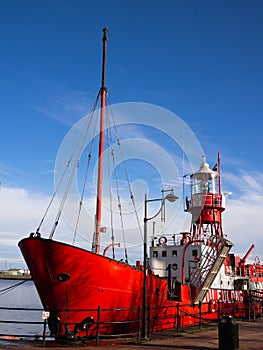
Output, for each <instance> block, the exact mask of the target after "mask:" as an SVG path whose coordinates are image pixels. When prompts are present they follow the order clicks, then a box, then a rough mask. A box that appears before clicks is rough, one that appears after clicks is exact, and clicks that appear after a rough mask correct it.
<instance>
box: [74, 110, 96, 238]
mask: <svg viewBox="0 0 263 350" xmlns="http://www.w3.org/2000/svg"><path fill="white" fill-rule="evenodd" d="M93 113H94V112H93ZM96 115H97V117H96V118H95V122H94V127H93V135H92V138H91V144H90V149H89V155H88V162H87V166H86V171H85V178H84V182H83V187H82V193H81V199H80V202H79V210H78V215H77V220H76V225H75V231H74V236H73V245H74V244H75V240H76V235H77V230H78V225H79V220H80V215H81V210H82V205H83V200H84V194H85V189H86V183H87V178H88V172H89V167H90V162H91V157H92V150H93V145H94V140H95V133H96V124H97V119H98V114H96ZM92 116H93V114H92Z"/></svg>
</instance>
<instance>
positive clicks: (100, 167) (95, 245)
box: [92, 28, 108, 254]
mask: <svg viewBox="0 0 263 350" xmlns="http://www.w3.org/2000/svg"><path fill="white" fill-rule="evenodd" d="M107 32H108V29H107V28H104V29H103V33H104V34H103V38H102V42H103V56H102V80H101V88H100V99H101V110H100V138H99V162H98V183H97V208H96V217H95V220H96V221H95V233H94V239H93V244H92V251H93V252H94V253H96V254H99V253H100V231H101V209H102V173H103V152H104V114H105V106H106V96H107V89H106V86H105V82H106V46H107V40H108V37H107Z"/></svg>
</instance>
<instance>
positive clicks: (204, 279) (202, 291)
mask: <svg viewBox="0 0 263 350" xmlns="http://www.w3.org/2000/svg"><path fill="white" fill-rule="evenodd" d="M207 243H210V244H207V245H206V247H205V248H204V249H203V251H202V254H201V257H200V262H199V263H198V264H197V266H196V268H195V269H194V270H193V271H192V274H191V276H190V284H191V285H193V286H195V287H196V289H197V295H196V297H195V299H194V304H198V303H199V302H200V301H203V300H204V298H205V296H206V294H207V292H208V290H209V289H210V287H211V285H212V283H213V282H214V280H215V278H216V275H217V274H218V272H219V270H220V268H221V266H222V265H223V263H224V260H225V258H226V257H227V255H228V253H229V251H230V249H231V248H232V247H233V243H232V242H231V241H229V240H227V239H225V238H222V237H216V238H215V237H214V238H213V239H212V240H211V241H208V242H207Z"/></svg>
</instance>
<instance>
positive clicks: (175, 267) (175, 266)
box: [172, 263, 178, 271]
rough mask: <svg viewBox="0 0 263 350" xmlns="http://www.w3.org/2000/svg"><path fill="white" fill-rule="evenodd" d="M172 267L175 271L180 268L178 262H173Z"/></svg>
mask: <svg viewBox="0 0 263 350" xmlns="http://www.w3.org/2000/svg"><path fill="white" fill-rule="evenodd" d="M172 269H173V270H174V271H176V270H177V269H178V265H177V264H176V263H173V264H172Z"/></svg>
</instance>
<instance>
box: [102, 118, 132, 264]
mask: <svg viewBox="0 0 263 350" xmlns="http://www.w3.org/2000/svg"><path fill="white" fill-rule="evenodd" d="M107 118H108V119H109V115H107ZM108 130H109V134H110V140H111V150H112V161H113V174H114V182H115V186H116V191H117V198H118V209H119V214H120V222H121V229H122V237H123V243H124V252H125V261H126V263H128V253H127V245H126V237H125V231H124V223H123V215H122V209H121V199H120V189H119V183H118V176H117V166H116V161H115V154H114V149H113V147H112V133H111V128H108ZM117 143H118V140H117Z"/></svg>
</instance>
